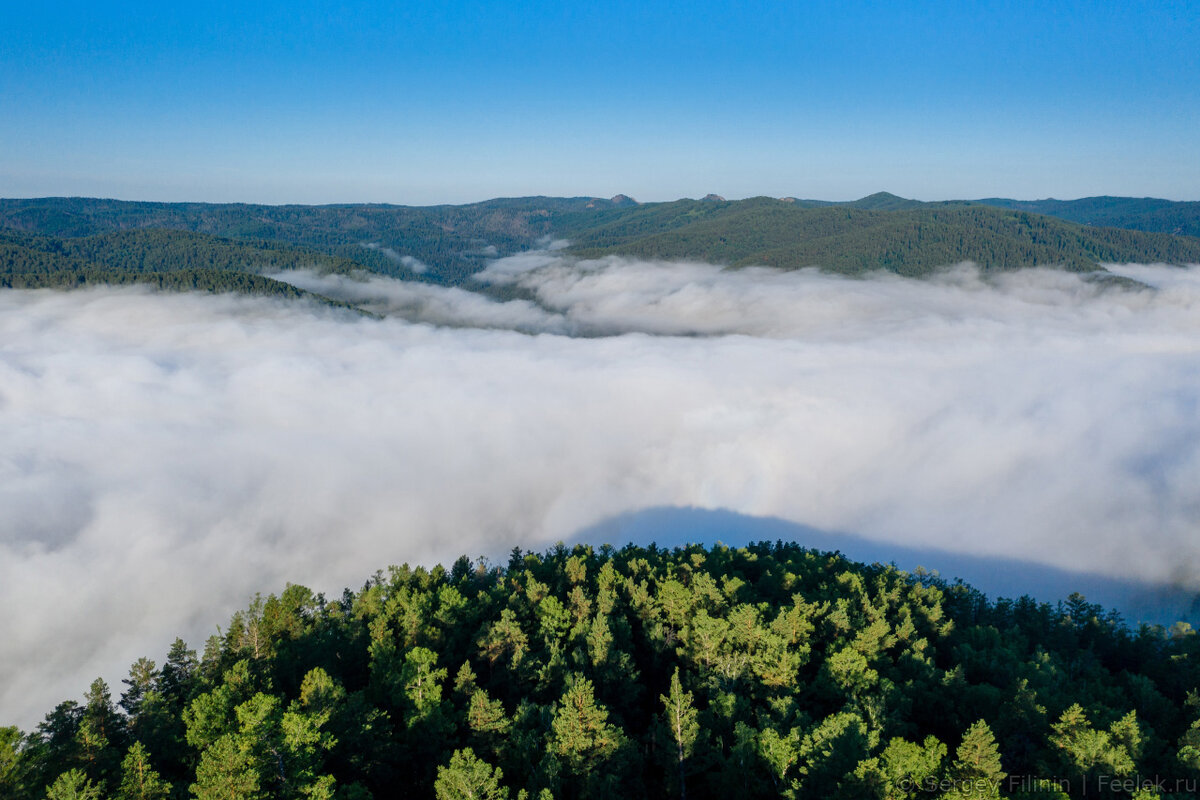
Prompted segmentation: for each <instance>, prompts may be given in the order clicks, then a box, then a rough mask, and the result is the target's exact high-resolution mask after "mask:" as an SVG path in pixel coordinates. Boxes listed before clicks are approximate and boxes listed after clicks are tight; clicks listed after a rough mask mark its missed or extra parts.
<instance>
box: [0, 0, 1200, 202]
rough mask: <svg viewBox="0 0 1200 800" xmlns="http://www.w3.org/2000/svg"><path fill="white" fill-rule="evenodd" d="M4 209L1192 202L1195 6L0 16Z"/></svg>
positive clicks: (437, 7) (1199, 79) (300, 0)
mask: <svg viewBox="0 0 1200 800" xmlns="http://www.w3.org/2000/svg"><path fill="white" fill-rule="evenodd" d="M0 30H3V31H4V33H3V37H2V39H0V196H6V197H31V196H42V195H88V196H104V197H118V198H124V199H147V200H207V201H234V200H238V201H248V202H269V203H285V202H298V203H322V202H358V201H372V202H394V203H411V204H428V203H438V202H469V201H472V200H481V199H485V198H488V197H495V196H512V195H527V194H552V195H599V196H608V195H612V194H616V193H618V192H624V193H626V194H630V195H632V196H634V197H636V198H638V199H639V200H664V199H673V198H677V197H682V196H693V197H695V196H701V195H704V194H706V193H708V192H717V193H719V194H722V195H725V196H727V197H746V196H751V195H757V194H767V195H775V196H782V195H796V196H801V197H816V198H821V199H831V200H841V199H851V198H854V197H860V196H863V195H866V194H870V193H871V192H875V191H879V190H888V191H892V192H895V193H897V194H901V195H904V196H908V197H916V198H919V199H927V200H934V199H948V198H976V197H987V196H1008V197H1018V198H1026V199H1028V198H1036V197H1048V196H1054V197H1062V198H1071V197H1081V196H1086V195H1095V194H1121V195H1136V196H1146V195H1148V196H1158V197H1168V198H1171V199H1177V200H1200V136H1198V135H1197V131H1198V130H1200V9H1198V8H1197V6H1196V4H1195V2H1194V0H1192V1H1191V2H1140V3H1139V2H1126V3H1098V2H1088V3H1082V2H1068V1H1066V0H1060V1H1059V2H1053V3H1049V2H1041V3H1032V2H1031V3H1025V2H967V1H966V0H958V2H925V3H869V2H857V3H856V2H844V3H766V2H726V3H706V2H700V1H697V2H690V3H682V2H678V3H667V2H624V1H623V0H609V2H603V3H601V2H596V3H563V2H558V3H549V2H547V3H539V2H532V3H524V4H521V5H518V4H517V3H514V2H490V1H488V0H481V1H480V2H472V3H465V2H446V3H436V2H423V0H413V1H411V2H405V3H382V2H342V3H331V2H310V0H288V2H260V3H254V4H252V6H251V7H248V6H247V5H245V4H242V3H227V2H210V3H203V2H202V3H192V4H183V3H180V4H170V3H157V2H156V3H140V2H139V3H132V2H131V3H106V2H92V3H55V2H46V3H33V2H15V0H3V4H2V5H0Z"/></svg>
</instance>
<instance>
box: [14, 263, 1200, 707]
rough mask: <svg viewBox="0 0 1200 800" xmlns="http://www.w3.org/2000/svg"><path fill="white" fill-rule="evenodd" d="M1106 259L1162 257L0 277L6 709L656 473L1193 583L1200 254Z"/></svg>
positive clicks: (866, 528) (589, 519)
mask: <svg viewBox="0 0 1200 800" xmlns="http://www.w3.org/2000/svg"><path fill="white" fill-rule="evenodd" d="M1120 271H1121V272H1122V273H1123V274H1126V275H1129V276H1132V277H1136V278H1137V279H1139V280H1141V281H1144V282H1145V283H1148V284H1151V285H1153V286H1155V287H1157V289H1156V290H1154V291H1149V290H1143V291H1136V290H1126V289H1119V288H1108V289H1104V288H1101V287H1100V286H1098V285H1096V284H1092V283H1088V282H1086V281H1084V280H1083V279H1081V278H1080V277H1078V276H1075V275H1070V274H1066V273H1060V272H1050V271H1026V272H1021V273H1016V274H1011V275H1006V276H1002V277H1000V278H997V279H996V280H995V281H991V282H989V281H984V280H982V279H981V278H980V276H979V274H978V273H977V272H975V271H974V270H972V269H970V268H960V269H957V270H952V271H950V272H948V273H947V274H946V275H944V276H943V277H941V278H939V279H937V280H934V281H928V282H917V281H909V280H903V279H898V278H891V277H880V278H874V279H867V280H854V279H844V278H837V277H832V276H829V275H824V274H820V273H816V272H812V271H801V272H796V273H779V272H774V271H770V270H765V269H756V270H743V271H740V272H727V271H721V270H719V269H717V268H715V267H711V266H707V265H701V264H652V263H638V262H628V261H620V260H605V261H599V262H586V263H583V264H578V263H575V262H572V261H570V260H568V259H566V258H563V257H561V254H555V253H538V254H530V255H525V256H520V257H516V258H510V259H503V260H501V261H498V262H496V263H495V264H494V265H493V266H492V267H490V268H489V269H488V270H487V273H486V274H485V276H484V279H485V280H486V281H487V282H489V283H491V284H492V285H493V286H502V287H504V288H505V289H506V290H507V291H510V292H513V293H515V294H516V295H519V296H521V297H523V298H524V299H520V300H512V301H509V302H504V303H501V302H497V301H494V300H491V299H488V298H487V297H485V296H484V295H480V294H475V293H472V292H468V291H465V290H455V289H442V288H436V287H430V286H426V285H418V284H406V283H400V282H397V281H391V280H386V279H382V278H372V279H370V280H368V281H353V280H349V279H346V278H342V277H337V276H326V277H322V276H317V275H313V274H308V273H296V274H292V275H290V276H288V279H289V280H291V281H293V282H295V283H297V284H298V285H303V286H306V287H309V288H313V289H316V290H318V291H322V292H325V293H327V294H331V295H333V294H336V295H338V296H343V297H347V298H352V299H354V300H355V301H357V302H363V303H365V304H366V305H369V306H370V307H371V308H372V309H374V310H376V311H379V312H382V313H384V314H385V315H386V316H385V318H384V319H372V318H368V317H364V316H362V315H356V314H353V313H351V312H346V311H341V310H335V309H329V308H325V307H321V306H318V305H316V304H314V303H307V302H291V303H288V302H282V301H276V300H268V299H261V298H249V297H241V296H210V295H170V294H153V293H149V292H145V291H141V290H135V289H121V290H117V289H95V290H87V291H76V292H70V293H57V292H26V291H3V292H0V508H3V513H2V514H0V603H3V605H4V607H5V608H6V609H8V613H6V614H4V615H3V617H0V641H3V642H4V647H3V649H2V650H0V724H6V723H10V722H15V723H19V724H21V725H23V726H25V727H29V726H32V725H33V724H35V723H36V722H37V721H38V720H39V719H40V718H41V717H42V715H44V714H45V713H46V712H47V711H49V710H50V709H51V708H52V707H53V705H54V704H55V703H57V702H58V701H60V700H63V699H67V698H77V697H79V696H80V695H81V694H82V692H83V691H84V689H86V687H87V684H88V682H90V680H91V679H92V678H94V677H95V676H97V675H102V676H104V677H105V678H106V679H107V680H108V681H109V683H110V685H112V686H113V689H114V694H118V693H119V689H120V688H121V687H120V679H121V678H122V677H124V676H125V674H126V670H127V668H128V665H129V664H130V663H131V662H132V661H133V660H134V659H135V658H137V657H138V656H142V655H146V656H150V657H151V658H154V659H155V660H156V661H160V662H161V660H162V657H163V655H164V653H165V652H166V648H167V646H168V645H169V643H170V641H171V640H172V639H173V638H174V636H176V635H183V636H184V637H185V638H187V639H188V640H189V642H190V643H191V644H192V645H193V646H195V647H197V648H199V647H201V646H202V645H203V639H204V637H206V636H208V635H209V634H210V633H213V632H215V630H216V625H217V624H223V623H224V622H225V621H226V620H227V618H228V616H229V614H230V613H231V612H232V611H234V610H235V609H237V608H239V607H243V606H244V605H245V604H246V603H247V602H248V600H249V597H250V596H251V595H252V594H253V593H254V592H255V591H263V592H264V593H265V592H270V591H278V590H279V589H281V588H282V587H283V585H284V584H285V583H286V582H288V581H291V582H299V583H304V584H306V585H308V586H310V587H312V588H314V589H317V590H323V591H326V592H330V593H338V592H340V590H341V588H342V587H343V586H347V585H349V586H352V587H357V586H359V585H361V584H362V582H363V580H364V579H365V578H366V577H367V576H369V575H370V574H371V573H372V572H374V571H375V570H376V569H378V568H381V567H385V566H386V565H388V564H390V563H399V562H403V561H408V562H420V563H426V564H429V563H434V562H437V561H442V562H448V561H449V560H452V559H454V558H455V557H457V556H458V555H460V554H462V553H466V554H469V555H478V554H487V555H489V556H491V557H493V558H503V556H504V554H505V553H506V552H507V551H508V550H509V549H510V548H511V547H512V546H514V545H520V546H522V547H524V548H529V549H538V548H541V547H544V546H546V545H548V544H551V543H553V542H554V541H555V540H558V539H564V540H568V541H569V540H571V539H572V537H573V535H575V534H577V533H578V532H580V531H582V530H585V529H591V530H593V531H594V530H595V529H594V526H595V525H597V524H598V523H601V522H602V521H603V520H605V519H608V518H611V517H613V516H616V515H621V514H625V513H627V512H631V511H636V510H638V509H645V508H650V507H663V506H680V507H688V506H695V507H700V508H709V509H728V510H730V511H734V512H737V513H739V514H747V515H755V516H770V517H778V518H781V519H783V520H788V521H791V522H795V523H802V524H804V525H809V526H813V527H815V528H819V529H822V530H825V531H847V532H851V533H853V534H856V535H858V536H861V537H866V538H867V539H871V540H877V541H879V542H883V543H888V542H890V543H895V544H896V546H897V547H901V546H902V547H904V548H910V549H911V548H917V549H926V550H927V549H938V550H945V551H950V552H954V553H961V554H964V555H970V556H1000V557H1008V558H1017V559H1021V560H1024V561H1028V562H1032V563H1033V564H1035V565H1040V566H1042V567H1046V568H1062V569H1066V570H1075V571H1087V572H1091V573H1098V574H1100V575H1108V576H1115V577H1122V578H1128V579H1134V580H1143V581H1154V582H1163V583H1171V584H1176V585H1178V586H1181V587H1182V588H1185V589H1196V588H1200V578H1198V575H1197V572H1196V566H1197V562H1198V556H1200V537H1198V536H1197V530H1196V525H1197V520H1200V446H1198V444H1200V413H1198V401H1200V268H1196V269H1189V270H1184V269H1176V268H1170V267H1155V266H1139V267H1135V266H1129V267H1123V268H1120ZM429 323H435V324H429ZM531 334H536V335H531ZM621 543H622V542H616V544H621ZM821 546H826V543H825V542H822V543H821ZM1006 563H1008V562H1006ZM929 566H933V567H936V566H938V565H937V564H931V565H929ZM1012 585H1013V586H1014V587H1018V589H1019V587H1020V585H1021V584H1020V581H1019V576H1014V583H1013V584H1012ZM1074 588H1076V587H1074V586H1070V585H1064V586H1063V587H1062V590H1061V595H1063V596H1065V595H1066V594H1067V593H1069V592H1070V591H1072V590H1073V589H1074ZM1045 599H1048V600H1053V599H1055V598H1053V597H1047V598H1045Z"/></svg>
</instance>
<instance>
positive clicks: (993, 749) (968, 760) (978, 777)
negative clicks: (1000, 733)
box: [951, 720, 1008, 798]
mask: <svg viewBox="0 0 1200 800" xmlns="http://www.w3.org/2000/svg"><path fill="white" fill-rule="evenodd" d="M954 755H955V759H954V767H953V771H954V778H955V781H956V785H957V789H958V791H959V792H960V794H962V795H963V796H969V797H983V798H996V797H999V796H1000V784H1001V783H1002V782H1003V781H1004V779H1005V778H1006V777H1008V775H1007V773H1005V772H1004V770H1003V769H1002V768H1001V765H1000V749H999V748H998V747H997V746H996V738H995V737H994V736H993V735H992V729H991V728H989V727H988V724H987V723H986V722H984V721H983V720H979V721H978V722H976V723H975V724H974V725H972V726H971V727H970V728H967V732H966V733H964V734H963V738H962V742H960V743H959V745H958V749H957V750H955V751H954ZM951 796H954V795H951Z"/></svg>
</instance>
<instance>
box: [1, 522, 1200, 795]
mask: <svg viewBox="0 0 1200 800" xmlns="http://www.w3.org/2000/svg"><path fill="white" fill-rule="evenodd" d="M1198 658H1200V641H1198V639H1197V637H1196V636H1195V635H1194V634H1193V633H1192V632H1191V631H1190V629H1188V628H1187V627H1186V626H1180V627H1177V628H1176V629H1174V630H1172V631H1169V632H1168V631H1164V630H1163V629H1161V628H1148V627H1143V628H1141V629H1139V630H1136V631H1133V630H1130V629H1128V628H1127V627H1125V626H1124V625H1122V624H1121V623H1120V621H1119V619H1118V618H1117V617H1116V616H1115V615H1114V614H1111V613H1106V612H1104V611H1103V610H1102V609H1100V608H1098V607H1096V606H1093V605H1090V604H1088V603H1087V602H1086V601H1085V600H1084V599H1083V598H1080V597H1078V596H1073V597H1072V598H1071V599H1069V600H1068V601H1066V602H1065V603H1063V604H1060V605H1059V606H1058V607H1050V606H1048V605H1045V604H1038V603H1036V602H1034V601H1032V600H1029V599H1028V598H1024V599H1021V600H1018V601H1015V602H1014V601H998V602H994V603H992V602H988V601H987V600H986V599H985V598H984V597H983V596H981V595H980V594H979V593H978V592H976V591H974V590H972V589H971V588H970V587H968V586H965V585H962V584H946V583H944V582H942V581H940V580H938V579H936V578H934V577H932V576H930V575H927V574H917V575H909V574H906V573H904V572H900V571H897V570H896V569H895V568H893V567H885V566H880V565H878V564H876V565H870V566H867V565H863V564H856V563H852V562H849V561H846V560H845V559H844V558H842V557H840V556H839V555H837V554H829V553H820V552H816V551H811V550H807V549H804V548H801V547H799V546H797V545H792V544H784V543H775V544H766V543H764V544H758V545H752V546H749V547H746V548H742V549H737V550H734V549H729V548H725V547H722V546H715V547H712V548H708V549H705V548H701V547H698V546H692V547H687V548H683V549H676V550H662V549H658V548H655V547H653V546H651V547H649V548H640V547H634V546H628V547H625V548H623V549H621V550H613V549H612V548H608V547H605V548H601V549H599V550H593V549H591V548H588V547H576V548H574V549H570V550H569V549H567V548H565V547H562V546H559V547H557V548H555V549H553V550H551V551H549V552H547V553H545V554H543V555H534V554H530V553H522V552H520V551H514V552H513V554H512V556H511V558H510V559H509V562H508V563H507V564H506V565H504V566H502V567H500V566H489V565H487V564H486V563H483V562H481V563H477V564H472V563H471V562H469V561H468V560H467V559H466V558H462V559H460V560H459V561H457V562H456V563H455V564H454V565H453V566H452V567H451V568H450V569H449V570H446V569H443V568H441V567H436V568H434V569H432V570H426V569H423V568H416V569H413V568H410V567H408V566H404V567H399V568H395V567H393V568H391V569H389V570H388V571H387V572H386V573H378V574H376V576H375V577H374V578H372V579H371V580H369V581H368V582H367V583H366V584H365V585H364V586H363V587H362V589H360V590H359V591H357V592H351V591H349V590H347V591H346V592H345V593H344V594H343V595H342V596H340V597H337V598H326V597H323V596H321V595H314V594H313V593H312V592H310V591H309V590H307V589H304V588H302V587H300V586H289V587H287V589H286V590H284V591H283V592H282V593H281V594H280V595H279V596H274V595H272V596H269V597H267V598H265V599H263V598H262V597H256V598H255V599H254V601H253V602H252V603H251V604H250V606H249V608H247V609H246V610H245V611H242V612H239V613H238V614H236V615H235V616H234V617H233V619H232V620H230V622H229V624H228V625H227V626H226V627H225V628H224V632H223V633H222V634H221V635H219V636H213V637H212V638H210V639H209V641H208V642H207V643H206V644H205V646H204V647H203V649H202V652H201V653H200V654H199V655H197V652H196V651H194V650H192V649H191V648H190V647H189V646H188V645H187V644H185V643H184V642H183V641H181V640H176V642H175V643H174V644H173V645H172V646H171V647H170V649H169V651H168V652H167V653H166V658H165V660H164V661H162V662H161V663H159V662H156V661H154V660H151V659H148V658H141V659H138V660H137V661H136V662H134V664H133V666H132V667H131V669H130V673H129V677H128V678H127V679H125V680H124V681H123V684H124V688H123V689H122V691H121V692H120V695H119V697H117V698H114V696H113V690H112V689H111V688H110V687H109V686H108V685H106V684H105V683H104V682H103V681H101V680H97V681H95V682H94V683H93V684H92V685H91V687H90V689H88V691H87V693H86V694H85V695H84V697H83V702H82V703H79V702H75V701H66V702H64V703H62V704H60V705H59V706H57V707H56V708H55V709H53V710H52V711H50V713H48V714H47V716H46V718H45V721H44V722H43V723H41V724H40V725H39V726H38V727H37V729H36V730H34V731H31V732H29V733H28V734H23V733H21V732H20V731H18V730H17V729H15V728H7V729H0V796H3V797H5V798H11V800H34V798H42V797H47V798H66V797H91V798H98V797H105V798H109V797H114V798H121V799H122V800H124V798H166V797H178V798H183V797H189V796H191V797H196V798H200V799H201V800H208V799H209V798H229V800H249V799H250V798H284V799H290V798H326V799H328V798H342V799H343V800H367V799H368V798H380V799H382V798H394V797H409V796H411V797H434V796H436V797H438V798H442V799H443V800H450V799H451V798H492V799H493V800H495V799H496V798H520V797H527V798H542V799H543V800H545V799H546V798H564V799H566V798H571V799H574V798H581V799H582V798H613V797H628V798H639V797H646V798H661V797H680V798H682V797H691V798H727V797H785V798H811V799H812V800H839V799H840V800H907V799H909V798H912V799H915V798H953V797H985V798H995V797H1014V798H1015V797H1026V798H1033V797H1037V798H1058V800H1062V798H1068V797H1070V798H1081V797H1129V796H1130V791H1129V790H1128V788H1126V787H1128V786H1130V785H1131V784H1130V783H1128V782H1127V781H1130V780H1138V781H1141V780H1151V781H1154V780H1159V779H1160V780H1161V781H1162V783H1161V784H1160V788H1159V790H1157V791H1148V792H1142V793H1138V794H1135V795H1133V796H1135V797H1138V798H1141V800H1150V798H1159V797H1165V796H1168V795H1169V794H1174V796H1178V797H1185V796H1186V797H1194V796H1195V787H1197V786H1200V784H1198V783H1197V781H1200V698H1198V697H1197V695H1196V694H1195V690H1196V687H1197V686H1198V685H1200V662H1198V661H1197V659H1198ZM81 688H82V687H81ZM1049 780H1052V781H1053V782H1054V783H1053V784H1050V783H1039V781H1049ZM47 787H49V788H47ZM1163 788H1165V790H1166V791H1165V792H1164V791H1162V790H1163ZM1180 789H1183V790H1184V791H1178V790H1180ZM89 792H90V793H89Z"/></svg>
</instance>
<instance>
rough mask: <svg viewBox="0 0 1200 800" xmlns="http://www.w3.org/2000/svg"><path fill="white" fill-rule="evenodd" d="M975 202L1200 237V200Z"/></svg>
mask: <svg viewBox="0 0 1200 800" xmlns="http://www.w3.org/2000/svg"><path fill="white" fill-rule="evenodd" d="M976 202H979V203H983V204H986V205H992V206H998V207H1000V208H1009V209H1015V210H1018V211H1028V212H1030V213H1033V214H1047V215H1049V216H1052V217H1059V218H1060V219H1065V220H1070V221H1071V222H1079V223H1083V224H1084V225H1099V226H1107V227H1111V228H1128V229H1130V230H1137V231H1151V232H1155V233H1171V234H1175V235H1178V236H1200V203H1197V202H1191V203H1179V202H1174V201H1171V200H1159V199H1156V198H1153V197H1084V198H1082V199H1079V200H1004V199H1001V198H989V199H987V200H978V201H976Z"/></svg>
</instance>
